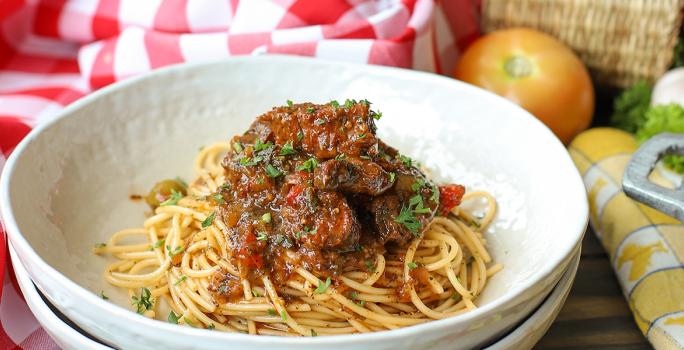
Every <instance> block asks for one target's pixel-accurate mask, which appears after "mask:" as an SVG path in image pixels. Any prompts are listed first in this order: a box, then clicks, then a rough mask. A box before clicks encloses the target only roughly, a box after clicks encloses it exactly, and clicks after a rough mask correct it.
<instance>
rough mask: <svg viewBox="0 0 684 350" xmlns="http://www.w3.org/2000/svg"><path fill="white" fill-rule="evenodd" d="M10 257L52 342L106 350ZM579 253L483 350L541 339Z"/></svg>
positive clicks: (519, 348)
mask: <svg viewBox="0 0 684 350" xmlns="http://www.w3.org/2000/svg"><path fill="white" fill-rule="evenodd" d="M9 252H10V256H11V258H12V265H13V267H14V274H15V275H16V277H17V281H18V282H19V288H21V292H22V294H23V295H24V299H25V300H26V303H27V304H28V306H29V308H30V309H31V312H33V314H34V315H35V316H36V319H37V320H38V322H40V325H41V326H43V329H45V331H47V332H48V334H50V336H51V337H52V339H54V340H55V342H56V343H57V344H58V345H59V347H60V348H62V349H64V350H109V349H111V348H110V347H108V346H104V345H102V344H100V343H98V342H96V341H94V340H92V339H89V338H87V337H86V336H85V335H84V334H82V333H80V332H79V331H77V330H75V329H74V328H72V327H71V326H69V325H68V324H66V323H65V322H64V321H62V320H61V319H60V318H59V317H58V316H57V315H56V314H55V313H54V312H53V311H52V310H51V309H50V307H49V306H48V305H47V304H46V303H45V301H44V300H43V299H42V298H41V297H40V294H38V291H37V290H36V288H35V286H34V285H33V282H32V281H31V278H30V277H29V275H28V273H27V272H26V269H25V268H24V266H23V265H22V264H21V261H19V258H17V253H16V252H15V251H14V248H12V246H11V245H10V247H9ZM579 260H580V251H578V252H577V253H575V255H574V258H573V259H572V262H571V263H570V266H568V269H567V270H566V271H565V273H564V274H563V276H562V277H561V279H560V281H558V284H557V285H556V286H555V287H554V288H553V290H552V291H551V294H549V296H548V297H547V298H546V300H544V302H543V303H542V304H541V305H540V306H539V308H538V309H537V310H535V311H534V313H533V314H532V315H530V316H529V317H528V318H527V319H526V320H525V321H524V322H523V323H522V324H520V325H519V326H517V327H516V328H515V329H514V330H513V331H511V332H510V333H509V334H507V335H506V336H504V337H503V338H501V339H499V340H497V341H496V342H495V343H493V344H491V345H490V346H488V347H486V348H485V350H506V349H511V350H528V349H532V347H534V345H535V344H536V343H537V342H538V341H539V340H540V339H541V338H542V337H543V336H544V334H545V333H546V331H547V330H548V329H549V327H550V326H551V324H552V323H553V321H554V320H555V319H556V316H558V313H559V312H560V310H561V308H562V307H563V303H564V302H565V299H566V298H567V296H568V294H569V293H570V289H571V287H572V282H573V280H574V278H575V273H576V272H577V266H578V265H579Z"/></svg>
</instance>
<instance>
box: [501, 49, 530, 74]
mask: <svg viewBox="0 0 684 350" xmlns="http://www.w3.org/2000/svg"><path fill="white" fill-rule="evenodd" d="M503 67H504V70H505V71H506V74H508V76H509V77H511V78H513V79H520V78H525V77H527V76H529V75H530V74H532V68H533V67H532V62H530V60H529V59H528V58H527V57H524V56H517V55H516V56H511V57H509V58H508V59H507V60H506V62H504V66H503Z"/></svg>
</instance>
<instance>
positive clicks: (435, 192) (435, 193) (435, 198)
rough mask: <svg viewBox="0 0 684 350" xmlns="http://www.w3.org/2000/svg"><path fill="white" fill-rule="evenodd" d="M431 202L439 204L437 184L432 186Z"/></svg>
mask: <svg viewBox="0 0 684 350" xmlns="http://www.w3.org/2000/svg"><path fill="white" fill-rule="evenodd" d="M430 200H431V201H433V202H435V203H437V204H439V189H438V188H437V186H436V185H435V184H432V196H431V197H430Z"/></svg>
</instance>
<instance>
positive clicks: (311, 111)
mask: <svg viewBox="0 0 684 350" xmlns="http://www.w3.org/2000/svg"><path fill="white" fill-rule="evenodd" d="M314 111H315V109H314V108H313V107H309V108H307V109H306V112H307V113H313V112H314Z"/></svg>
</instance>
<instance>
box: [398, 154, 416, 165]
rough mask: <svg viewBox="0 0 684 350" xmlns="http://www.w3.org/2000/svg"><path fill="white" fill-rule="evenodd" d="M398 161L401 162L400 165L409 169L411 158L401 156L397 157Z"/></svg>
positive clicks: (411, 162)
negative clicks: (402, 164)
mask: <svg viewBox="0 0 684 350" xmlns="http://www.w3.org/2000/svg"><path fill="white" fill-rule="evenodd" d="M399 159H400V160H401V161H402V163H404V165H406V166H408V167H410V166H411V164H413V160H412V159H411V158H409V157H407V156H405V155H403V154H400V155H399Z"/></svg>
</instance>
